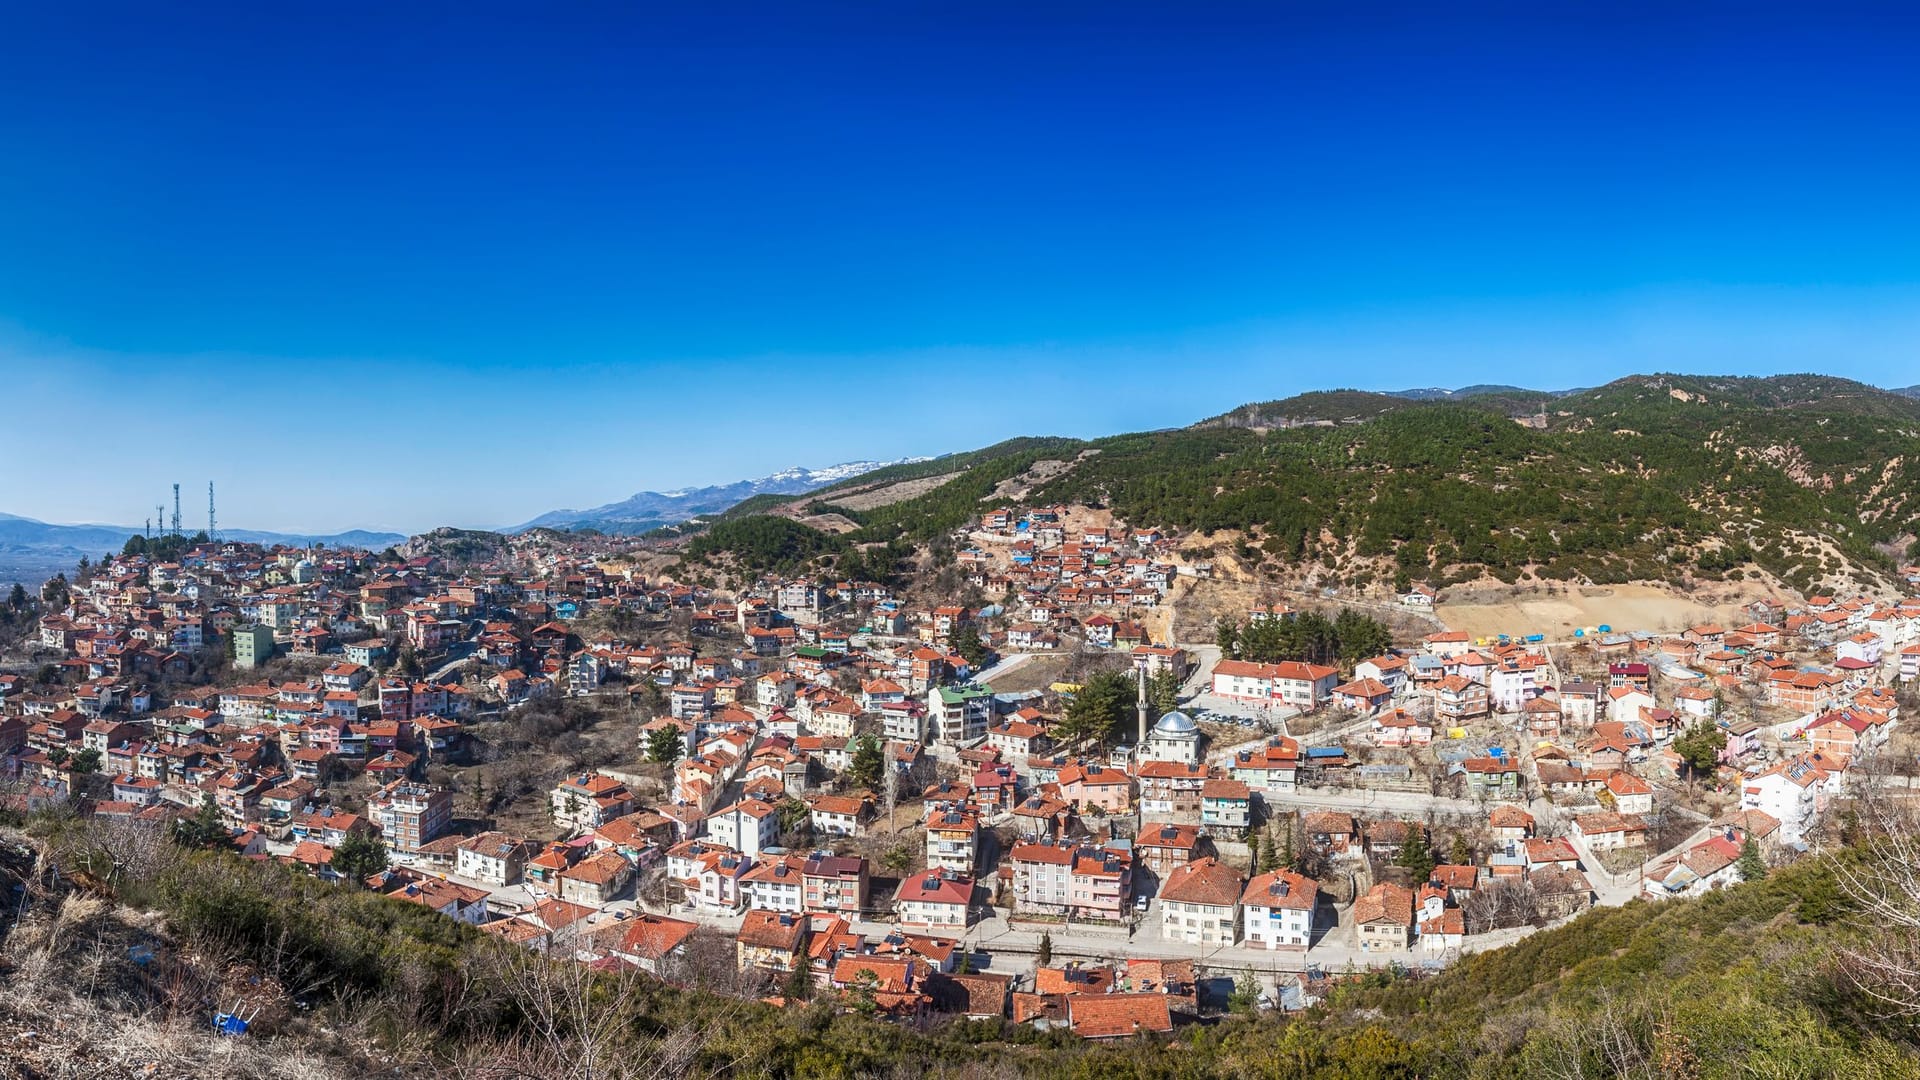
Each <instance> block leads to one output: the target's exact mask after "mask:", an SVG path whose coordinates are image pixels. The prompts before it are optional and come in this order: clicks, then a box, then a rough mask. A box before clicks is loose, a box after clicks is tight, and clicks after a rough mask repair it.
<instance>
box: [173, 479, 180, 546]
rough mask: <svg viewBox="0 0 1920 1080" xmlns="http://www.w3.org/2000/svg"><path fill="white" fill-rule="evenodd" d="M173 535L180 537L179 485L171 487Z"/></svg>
mask: <svg viewBox="0 0 1920 1080" xmlns="http://www.w3.org/2000/svg"><path fill="white" fill-rule="evenodd" d="M173 535H175V536H179V535H180V485H179V484H175V485H173Z"/></svg>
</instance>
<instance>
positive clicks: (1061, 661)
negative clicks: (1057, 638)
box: [993, 654, 1070, 694]
mask: <svg viewBox="0 0 1920 1080" xmlns="http://www.w3.org/2000/svg"><path fill="white" fill-rule="evenodd" d="M1069 659H1070V658H1069V657H1068V656H1066V655H1065V654H1061V655H1057V656H1056V655H1039V654H1036V655H1035V656H1034V657H1033V658H1032V659H1031V660H1028V661H1026V662H1025V663H1023V664H1021V665H1020V666H1019V667H1017V668H1014V669H1013V670H1012V671H1009V672H1007V673H1006V674H1005V675H999V676H995V677H994V679H993V689H994V690H995V691H996V692H997V693H1002V694H1018V693H1023V692H1025V691H1028V690H1045V689H1046V688H1047V687H1049V686H1051V685H1053V684H1054V683H1056V682H1059V681H1061V680H1062V679H1063V678H1064V677H1065V675H1066V673H1067V663H1068V661H1069Z"/></svg>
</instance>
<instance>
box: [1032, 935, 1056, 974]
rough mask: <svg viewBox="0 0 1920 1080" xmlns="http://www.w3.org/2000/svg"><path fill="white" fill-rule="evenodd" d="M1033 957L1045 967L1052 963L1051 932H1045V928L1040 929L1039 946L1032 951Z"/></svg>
mask: <svg viewBox="0 0 1920 1080" xmlns="http://www.w3.org/2000/svg"><path fill="white" fill-rule="evenodd" d="M1033 958H1034V960H1035V961H1036V962H1037V963H1038V964H1039V965H1040V966H1041V967H1046V966H1048V965H1050V964H1052V963H1053V935H1052V934H1049V933H1047V932H1046V931H1045V930H1042V931H1040V948H1039V950H1038V951H1036V952H1035V953H1034V957H1033Z"/></svg>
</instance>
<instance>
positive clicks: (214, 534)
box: [207, 480, 220, 540]
mask: <svg viewBox="0 0 1920 1080" xmlns="http://www.w3.org/2000/svg"><path fill="white" fill-rule="evenodd" d="M219 535H220V534H219V533H218V532H217V531H215V529H214V527H213V481H211V480H209V481H207V539H208V540H213V539H216V538H218V537H219Z"/></svg>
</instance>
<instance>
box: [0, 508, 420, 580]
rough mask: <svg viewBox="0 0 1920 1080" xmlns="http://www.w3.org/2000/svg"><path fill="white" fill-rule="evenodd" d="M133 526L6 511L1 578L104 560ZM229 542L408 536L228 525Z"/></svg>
mask: <svg viewBox="0 0 1920 1080" xmlns="http://www.w3.org/2000/svg"><path fill="white" fill-rule="evenodd" d="M140 531H141V530H140V528H139V527H138V526H132V525H52V524H49V523H47V522H44V521H36V520H34V519H33V518H28V517H19V516H18V515H15V514H0V582H12V581H15V580H18V581H23V582H25V581H33V582H38V581H42V580H44V579H46V578H48V577H51V576H52V575H53V574H54V573H56V572H58V571H61V570H71V569H72V568H73V566H74V564H75V563H78V562H79V561H80V557H81V556H83V555H84V556H86V557H87V558H89V559H96V560H97V559H99V558H100V556H102V555H104V554H107V553H109V552H111V553H113V554H116V555H117V554H119V552H120V549H121V548H122V547H123V546H125V545H126V542H127V538H128V537H130V536H132V535H134V534H135V533H138V532H140ZM220 536H221V538H222V539H226V540H241V541H245V542H248V543H255V544H326V545H327V546H329V547H358V548H370V549H372V550H375V551H378V550H379V549H381V548H384V547H388V546H390V545H393V544H398V543H400V542H402V541H404V540H406V537H405V536H402V535H401V534H399V533H389V532H369V531H367V530H365V529H353V530H350V531H348V532H339V533H331V534H328V535H324V536H323V535H319V534H304V533H277V532H262V531H259V530H257V529H222V530H220Z"/></svg>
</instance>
